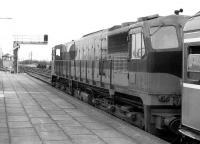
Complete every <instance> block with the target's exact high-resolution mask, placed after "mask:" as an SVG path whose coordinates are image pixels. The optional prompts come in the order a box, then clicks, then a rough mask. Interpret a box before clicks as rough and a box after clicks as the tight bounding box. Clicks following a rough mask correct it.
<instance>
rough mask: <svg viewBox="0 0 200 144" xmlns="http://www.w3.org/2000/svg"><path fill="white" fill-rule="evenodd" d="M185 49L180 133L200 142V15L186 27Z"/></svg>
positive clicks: (193, 18)
mask: <svg viewBox="0 0 200 144" xmlns="http://www.w3.org/2000/svg"><path fill="white" fill-rule="evenodd" d="M183 48H184V49H183V56H184V58H183V84H182V121H181V122H182V126H181V129H180V132H181V133H182V134H183V135H185V136H187V137H189V138H192V139H193V140H198V141H200V106H199V104H200V103H199V102H200V13H197V14H196V15H195V16H193V17H191V18H190V19H189V20H188V21H187V23H186V24H185V26H184V47H183ZM190 140H191V139H190ZM197 143H198V142H197Z"/></svg>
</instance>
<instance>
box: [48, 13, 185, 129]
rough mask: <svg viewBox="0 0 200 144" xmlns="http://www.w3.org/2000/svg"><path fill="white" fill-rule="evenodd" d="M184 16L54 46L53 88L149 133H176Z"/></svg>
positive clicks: (125, 25) (125, 26)
mask: <svg viewBox="0 0 200 144" xmlns="http://www.w3.org/2000/svg"><path fill="white" fill-rule="evenodd" d="M187 19H188V17H187V16H183V15H169V16H159V15H152V16H147V17H142V18H138V20H137V21H136V22H127V23H122V24H121V25H116V26H113V27H111V28H108V29H103V30H100V31H97V32H93V33H90V34H87V35H84V36H83V37H82V38H80V39H79V40H73V41H71V42H68V43H65V44H60V45H57V46H55V47H53V49H52V74H51V82H52V85H53V86H56V87H60V88H61V89H64V90H66V91H67V92H69V93H70V94H71V95H73V96H74V97H77V98H79V99H81V100H83V101H85V102H87V103H89V104H91V105H93V106H95V107H98V108H100V109H103V110H105V111H107V112H109V113H112V114H113V115H115V116H117V117H120V118H121V119H124V120H126V121H128V122H130V123H132V124H134V125H136V126H138V127H140V128H142V129H144V130H145V131H148V132H151V133H154V132H155V131H157V130H166V129H170V130H173V131H176V130H177V128H178V125H179V122H180V115H181V107H180V106H181V85H180V79H181V77H182V47H183V43H182V37H183V33H182V28H183V24H184V23H185V22H186V20H187Z"/></svg>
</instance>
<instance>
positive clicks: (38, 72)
mask: <svg viewBox="0 0 200 144" xmlns="http://www.w3.org/2000/svg"><path fill="white" fill-rule="evenodd" d="M20 72H21V73H27V74H28V75H31V76H33V77H35V78H37V79H40V80H42V81H44V82H46V83H49V84H50V83H51V82H50V79H51V70H48V69H40V68H34V67H20Z"/></svg>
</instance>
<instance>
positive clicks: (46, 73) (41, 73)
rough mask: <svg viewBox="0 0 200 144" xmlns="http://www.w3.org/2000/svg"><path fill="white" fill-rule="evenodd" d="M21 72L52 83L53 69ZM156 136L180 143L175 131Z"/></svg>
mask: <svg viewBox="0 0 200 144" xmlns="http://www.w3.org/2000/svg"><path fill="white" fill-rule="evenodd" d="M20 72H23V73H27V74H28V75H30V76H32V77H34V78H37V79H39V80H41V81H43V82H45V83H48V84H50V85H51V70H47V69H39V68H32V67H23V68H22V69H21V71H20ZM117 118H119V119H121V118H120V117H117ZM122 120H123V119H122ZM128 123H129V122H128ZM156 136H157V137H159V138H161V139H163V140H165V141H168V142H170V143H172V144H178V143H177V142H176V139H177V137H178V136H177V135H174V134H173V133H169V132H161V133H158V134H157V135H156Z"/></svg>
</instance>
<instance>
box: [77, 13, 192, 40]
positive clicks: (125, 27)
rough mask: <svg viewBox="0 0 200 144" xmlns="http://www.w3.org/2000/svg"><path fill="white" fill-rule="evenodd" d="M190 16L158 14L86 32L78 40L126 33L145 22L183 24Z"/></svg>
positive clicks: (149, 23)
mask: <svg viewBox="0 0 200 144" xmlns="http://www.w3.org/2000/svg"><path fill="white" fill-rule="evenodd" d="M188 18H189V17H188V16H185V15H169V16H158V17H157V18H153V19H150V20H146V21H136V22H127V23H123V24H122V25H116V26H113V27H111V28H108V29H103V30H99V31H96V32H92V33H89V34H86V35H84V36H83V37H82V38H80V39H79V40H76V41H80V40H82V39H87V38H91V37H96V36H106V35H108V36H109V35H115V34H118V33H125V32H128V31H129V29H130V28H134V27H139V26H143V25H144V24H145V23H147V24H148V25H149V26H160V25H162V24H164V25H170V24H175V25H176V24H181V25H183V24H184V23H185V22H186V20H187V19H188Z"/></svg>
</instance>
